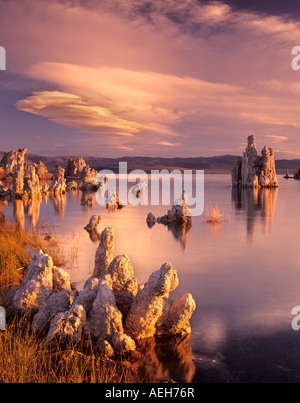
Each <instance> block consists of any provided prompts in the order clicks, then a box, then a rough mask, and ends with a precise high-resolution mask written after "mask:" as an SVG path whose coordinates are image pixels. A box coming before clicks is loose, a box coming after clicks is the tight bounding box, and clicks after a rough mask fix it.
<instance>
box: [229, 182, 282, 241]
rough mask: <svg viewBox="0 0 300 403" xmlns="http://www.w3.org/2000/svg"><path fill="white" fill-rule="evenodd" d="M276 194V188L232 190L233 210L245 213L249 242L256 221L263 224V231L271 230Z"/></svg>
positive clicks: (236, 188) (235, 188) (252, 235)
mask: <svg viewBox="0 0 300 403" xmlns="http://www.w3.org/2000/svg"><path fill="white" fill-rule="evenodd" d="M277 192H278V188H271V189H267V188H266V189H258V188H254V189H248V188H246V189H244V188H238V187H234V188H232V191H231V197H232V201H233V202H234V206H235V208H236V209H237V210H243V211H244V212H246V216H247V234H248V239H249V241H253V237H254V232H255V224H256V221H257V220H259V221H260V222H262V223H263V224H264V229H265V231H269V232H270V231H271V230H272V224H273V218H274V212H275V204H276V197H277Z"/></svg>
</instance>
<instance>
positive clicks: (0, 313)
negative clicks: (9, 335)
mask: <svg viewBox="0 0 300 403" xmlns="http://www.w3.org/2000/svg"><path fill="white" fill-rule="evenodd" d="M5 327H6V314H5V309H4V308H3V307H2V306H0V330H5Z"/></svg>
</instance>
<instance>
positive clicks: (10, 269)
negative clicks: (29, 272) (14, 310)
mask: <svg viewBox="0 0 300 403" xmlns="http://www.w3.org/2000/svg"><path fill="white" fill-rule="evenodd" d="M39 249H42V250H43V252H44V253H47V254H50V255H51V257H52V258H53V263H54V264H55V265H56V266H60V265H63V264H64V262H63V260H62V259H61V258H60V255H61V246H60V244H59V243H58V242H48V241H47V240H45V239H44V236H43V235H42V233H41V231H40V230H39V229H37V230H34V231H33V230H29V229H27V228H22V227H20V226H18V225H17V224H16V223H11V222H4V223H3V222H2V223H1V226H0V289H8V288H11V287H13V286H18V285H19V284H20V282H21V281H22V279H23V278H24V273H25V270H26V267H27V266H28V264H29V262H30V259H31V258H32V256H33V255H34V254H35V253H36V252H37V251H38V250H39Z"/></svg>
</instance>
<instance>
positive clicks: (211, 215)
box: [204, 203, 230, 224]
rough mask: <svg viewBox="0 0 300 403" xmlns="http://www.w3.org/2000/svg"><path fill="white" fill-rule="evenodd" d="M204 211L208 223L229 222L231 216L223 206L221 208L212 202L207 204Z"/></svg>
mask: <svg viewBox="0 0 300 403" xmlns="http://www.w3.org/2000/svg"><path fill="white" fill-rule="evenodd" d="M204 213H205V222H206V223H208V224H221V223H222V222H228V221H229V218H230V217H229V216H228V215H226V214H225V213H224V211H223V208H222V209H220V208H219V206H218V204H217V203H215V204H214V205H213V204H212V203H209V204H208V205H206V207H205V210H204Z"/></svg>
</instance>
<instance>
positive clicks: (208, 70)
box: [0, 0, 300, 159]
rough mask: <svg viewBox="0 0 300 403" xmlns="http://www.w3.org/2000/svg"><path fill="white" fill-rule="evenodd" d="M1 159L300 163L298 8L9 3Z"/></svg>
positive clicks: (0, 41)
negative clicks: (226, 158)
mask: <svg viewBox="0 0 300 403" xmlns="http://www.w3.org/2000/svg"><path fill="white" fill-rule="evenodd" d="M0 46H2V47H4V48H5V51H6V70H5V71H0V124H1V125H0V138H1V145H0V150H1V151H6V150H10V149H17V148H19V147H26V148H27V149H28V152H29V153H32V154H40V155H48V156H58V155H83V156H84V155H86V156H96V157H120V156H126V155H129V156H135V155H136V156H152V157H197V156H214V155H223V154H231V155H240V154H241V153H242V150H243V149H244V148H245V145H246V141H247V136H248V135H250V134H254V135H255V136H256V143H257V147H258V149H261V148H262V147H263V146H264V145H267V146H272V147H273V148H274V150H275V157H276V158H277V159H278V158H287V159H292V158H300V102H299V100H300V70H299V71H294V70H293V69H292V67H291V62H292V59H293V57H294V56H293V55H292V54H291V52H292V49H293V47H295V46H300V5H299V3H298V5H297V1H295V0H294V1H293V0H290V1H287V0H286V1H284V2H283V1H281V0H280V1H278V0H272V1H271V0H270V1H268V0H266V1H263V0H261V1H256V0H232V1H201V0H151V1H150V0H51V1H50V0H9V1H8V0H0Z"/></svg>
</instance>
